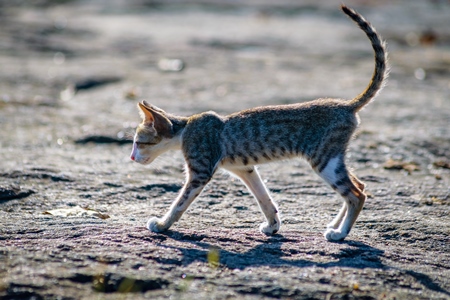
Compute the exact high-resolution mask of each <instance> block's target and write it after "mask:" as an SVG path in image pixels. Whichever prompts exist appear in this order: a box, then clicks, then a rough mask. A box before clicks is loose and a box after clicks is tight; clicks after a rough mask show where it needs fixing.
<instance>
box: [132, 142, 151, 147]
mask: <svg viewBox="0 0 450 300" xmlns="http://www.w3.org/2000/svg"><path fill="white" fill-rule="evenodd" d="M135 143H136V146H152V145H156V143H144V142H135Z"/></svg>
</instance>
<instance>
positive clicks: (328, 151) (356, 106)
mask: <svg viewBox="0 0 450 300" xmlns="http://www.w3.org/2000/svg"><path fill="white" fill-rule="evenodd" d="M342 10H343V11H344V13H346V14H347V15H348V16H349V17H350V18H351V19H352V20H354V21H355V22H356V23H357V24H358V25H359V27H360V28H361V29H362V30H363V31H364V32H365V33H366V35H367V37H368V38H369V40H370V41H371V43H372V47H373V50H374V52H375V71H374V74H373V76H372V79H371V82H370V84H369V85H368V87H367V88H366V89H365V91H364V92H363V93H361V94H360V95H358V96H357V97H355V98H354V99H353V100H350V101H345V100H339V99H318V100H314V101H310V102H306V103H298V104H292V105H276V106H264V107H257V108H252V109H248V110H244V111H241V112H237V113H234V114H231V115H228V116H220V115H218V114H216V113H214V112H205V113H201V114H197V115H193V116H191V117H178V116H174V115H171V114H168V113H166V112H164V111H163V110H161V109H159V108H157V107H154V106H152V105H150V104H148V103H147V102H145V101H143V102H141V103H139V109H140V112H141V115H142V118H143V121H142V123H141V124H140V125H139V126H138V128H137V130H136V135H135V138H134V144H133V151H132V154H131V159H132V160H134V161H136V162H139V163H142V164H148V163H150V162H152V161H153V159H154V158H156V157H157V156H158V155H160V154H161V153H163V152H165V151H167V150H170V149H179V150H181V151H182V152H183V154H184V158H185V160H186V170H187V179H186V183H185V185H184V187H183V189H182V191H181V192H180V194H179V196H178V198H177V199H176V200H175V201H174V202H173V204H172V206H171V208H170V209H169V211H168V212H167V213H166V214H165V215H164V216H163V217H162V218H153V219H150V220H149V222H148V224H147V226H148V228H149V229H150V230H152V231H154V232H160V231H163V230H166V229H168V228H169V227H170V226H171V225H172V224H173V223H174V222H176V221H177V220H178V219H179V218H180V217H181V216H182V214H183V213H184V211H186V209H187V208H188V207H189V205H190V204H191V203H192V201H194V199H195V198H196V197H197V196H198V195H199V194H200V193H201V191H202V190H203V188H204V187H205V185H206V184H207V183H208V182H209V181H210V180H211V178H212V176H213V175H214V173H215V172H216V170H217V169H218V168H222V169H225V170H227V171H229V172H230V173H232V174H234V175H235V176H237V177H238V178H240V179H241V180H242V181H243V183H244V184H245V185H246V186H247V187H248V189H249V190H250V191H251V192H252V194H253V195H254V196H255V198H256V200H257V202H258V204H259V206H260V208H261V210H262V212H263V214H264V216H265V218H266V222H264V223H263V224H262V225H261V227H260V230H261V231H262V232H263V233H265V234H274V233H276V232H277V231H278V230H279V228H280V225H281V222H280V219H279V217H278V209H277V206H276V204H275V203H274V202H273V200H272V199H271V197H270V195H269V192H268V190H267V188H266V187H265V185H264V183H263V181H262V180H261V178H260V176H259V174H258V172H257V170H256V168H255V165H258V164H262V163H266V162H269V161H276V160H281V159H288V158H293V157H303V158H304V159H306V160H307V161H308V162H309V163H310V164H311V166H312V168H313V170H314V171H315V172H316V173H317V174H318V175H319V176H320V177H321V178H323V180H325V181H326V182H327V183H328V184H329V185H330V186H331V188H333V189H334V190H335V191H336V192H337V193H338V194H340V195H341V196H342V197H343V199H344V204H343V207H342V209H341V210H340V212H339V213H338V214H337V216H336V217H335V218H334V220H333V221H332V222H331V223H330V224H328V228H327V230H326V232H325V237H326V238H327V239H328V240H330V241H336V240H342V239H344V238H345V237H346V236H347V235H348V233H349V232H350V230H351V228H352V226H353V224H354V222H355V221H356V218H357V217H358V215H359V212H360V211H361V209H362V207H363V205H364V201H365V199H366V196H365V194H364V184H363V183H362V182H361V181H360V180H359V179H358V178H356V176H355V175H353V174H352V173H351V172H349V170H348V169H347V167H346V165H345V161H344V158H345V152H346V149H347V146H348V143H349V141H350V139H351V137H352V135H353V133H354V131H355V130H356V128H357V126H358V123H359V119H358V116H357V115H356V113H357V111H359V110H360V109H361V108H362V107H364V106H365V105H366V104H367V103H369V102H370V101H371V100H372V99H373V98H374V97H375V96H376V95H377V93H378V92H379V91H380V89H381V88H382V87H383V85H384V83H385V80H386V77H387V65H386V61H387V60H386V55H387V54H386V50H385V44H384V42H383V41H382V39H381V38H380V37H379V36H378V34H377V33H376V31H375V29H374V28H373V27H372V26H371V25H370V24H369V23H368V22H367V21H366V20H365V19H364V18H363V17H362V16H360V15H359V14H358V13H356V12H355V11H354V10H351V9H349V8H347V7H346V6H342Z"/></svg>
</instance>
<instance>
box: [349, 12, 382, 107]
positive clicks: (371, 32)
mask: <svg viewBox="0 0 450 300" xmlns="http://www.w3.org/2000/svg"><path fill="white" fill-rule="evenodd" d="M341 9H342V11H343V12H344V13H345V14H346V15H347V16H349V17H350V18H351V19H352V20H353V21H354V22H355V23H356V24H358V26H359V28H361V29H362V30H363V31H364V32H365V33H366V35H367V37H368V38H369V40H370V42H371V43H372V48H373V51H374V52H375V70H374V72H373V75H372V79H371V80H370V83H369V85H368V86H367V87H366V89H365V90H364V92H362V93H361V94H359V95H358V96H356V97H355V98H354V99H353V100H351V101H350V103H349V106H350V107H351V108H352V109H353V110H354V111H355V112H356V111H359V110H360V109H362V108H363V107H364V106H365V105H367V104H368V103H369V102H370V101H372V100H373V99H374V98H375V97H376V96H377V94H378V92H379V91H381V89H382V88H383V87H384V85H385V84H386V79H387V77H388V73H389V71H388V66H387V51H386V43H385V42H384V41H383V40H382V39H381V37H380V36H379V35H378V33H377V32H376V30H375V28H373V27H372V25H371V24H370V23H369V22H368V21H366V19H364V17H362V16H361V15H360V14H358V13H357V12H356V11H354V10H353V9H351V8H348V7H347V6H345V5H342V6H341Z"/></svg>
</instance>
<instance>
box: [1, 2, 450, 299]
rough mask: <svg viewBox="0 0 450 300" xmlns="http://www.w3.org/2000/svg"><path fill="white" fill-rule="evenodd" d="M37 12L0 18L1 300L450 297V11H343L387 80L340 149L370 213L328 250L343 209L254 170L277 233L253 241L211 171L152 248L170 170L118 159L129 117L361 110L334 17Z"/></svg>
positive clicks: (294, 171) (247, 208)
mask: <svg viewBox="0 0 450 300" xmlns="http://www.w3.org/2000/svg"><path fill="white" fill-rule="evenodd" d="M32 3H33V4H29V3H28V2H27V1H7V0H4V1H0V28H1V30H0V66H1V68H0V125H1V128H2V129H1V139H0V178H1V179H0V298H2V299H91V298H100V299H102V298H111V299H116V298H117V299H139V298H148V299H165V298H169V297H170V298H171V299H225V298H231V299H233V298H238V299H260V298H262V297H266V298H283V299H288V298H290V299H303V298H308V299H353V298H355V299H429V298H432V299H450V238H449V234H450V188H449V185H450V161H449V158H450V126H449V124H450V81H449V75H450V18H449V17H448V16H449V15H450V2H448V1H444V0H441V1H439V0H435V1H425V0H399V1H375V0H374V1H370V0H366V1H357V0H352V1H347V4H348V5H350V6H352V7H354V8H356V9H357V10H359V11H360V12H361V13H362V14H364V15H365V16H366V17H367V18H368V19H369V20H371V22H372V23H373V24H374V25H375V26H376V28H377V29H378V31H379V32H380V33H381V34H382V35H383V36H384V37H385V38H386V39H387V40H388V43H389V50H390V62H391V75H390V81H389V85H388V86H387V87H386V88H385V90H384V91H383V92H382V93H381V94H380V96H379V98H378V99H377V101H375V102H374V103H372V104H371V105H370V106H369V107H367V108H366V109H365V110H363V111H362V112H361V119H362V124H361V128H360V130H359V132H358V135H357V137H356V139H355V140H354V141H353V142H352V144H351V147H350V151H349V154H348V163H349V165H350V166H352V168H353V169H354V171H355V173H356V174H358V176H359V177H360V178H361V179H362V180H363V181H364V182H366V183H367V185H368V186H367V190H368V194H369V199H368V201H367V202H366V206H365V208H364V210H363V211H362V214H361V216H360V218H359V219H358V221H357V223H356V225H355V227H354V229H353V231H352V232H351V234H350V235H349V236H348V238H347V239H346V240H345V241H344V242H340V243H330V242H327V241H326V240H325V239H324V238H323V235H322V233H323V231H324V230H325V226H326V224H327V222H329V221H330V220H331V219H332V218H333V216H334V214H336V213H337V211H338V209H339V207H340V205H341V200H340V199H339V198H338V197H337V195H336V194H335V193H334V192H333V191H332V190H331V189H330V188H329V187H327V186H326V185H325V184H324V183H323V182H322V181H321V180H320V179H319V178H318V177H317V176H316V175H315V174H314V173H313V172H311V170H310V168H309V166H307V165H306V164H305V163H304V162H302V161H300V160H294V161H290V162H280V163H272V164H268V165H264V166H261V167H260V171H261V175H262V176H263V177H264V178H265V180H266V183H267V186H268V187H269V188H270V190H271V191H272V195H273V197H274V199H275V200H276V201H277V203H278V204H279V207H280V211H281V213H282V219H283V227H282V229H281V231H280V232H279V234H277V235H275V236H273V237H266V236H263V235H261V234H260V233H259V231H258V226H259V224H260V223H261V222H262V221H263V218H262V214H261V213H260V212H259V209H258V207H257V205H256V202H255V201H254V199H253V198H252V196H251V195H250V194H249V192H248V191H247V190H246V189H245V188H244V187H243V185H242V184H241V183H240V182H239V181H237V180H236V179H233V178H230V177H229V176H228V175H227V174H224V173H218V174H217V175H216V176H215V179H214V180H213V181H212V182H211V183H210V184H209V185H208V187H207V188H206V190H205V192H204V193H203V194H202V195H201V196H200V197H199V199H197V201H196V202H195V203H194V204H193V205H192V207H191V208H190V209H189V210H188V212H187V213H186V214H185V215H184V216H183V218H182V219H181V220H180V221H179V222H178V223H176V224H175V225H174V226H173V227H172V228H171V230H170V231H168V232H167V233H163V234H155V233H151V232H149V231H148V230H147V229H146V228H145V224H146V221H147V219H148V218H149V217H151V216H161V215H162V214H164V212H165V211H166V210H167V209H168V207H169V205H170V203H171V201H172V200H173V199H174V197H176V195H177V192H178V190H179V189H180V188H181V185H182V183H183V179H184V178H183V176H184V175H183V159H182V156H181V154H180V153H168V154H165V155H163V156H162V157H161V158H159V159H158V160H157V161H155V162H154V163H153V164H151V165H149V166H145V167H144V166H142V165H138V164H136V163H133V162H132V161H131V160H130V159H129V153H130V151H131V145H130V136H132V134H133V130H134V127H135V126H136V124H137V122H139V116H138V112H137V108H136V103H137V101H139V100H141V99H147V100H148V101H149V102H152V103H153V104H155V105H157V106H160V107H161V108H163V109H165V110H167V111H169V112H172V113H176V114H180V115H189V114H192V113H197V112H202V111H205V110H215V111H217V112H218V113H221V114H227V113H231V112H234V111H237V110H240V109H244V108H249V107H253V106H257V105H266V104H278V103H295V102H300V101H307V100H312V99H314V98H318V97H340V98H346V99H349V98H352V97H353V96H355V95H357V94H358V93H359V92H361V91H362V90H363V89H364V87H365V86H366V84H367V83H368V81H369V78H370V76H371V73H372V69H373V58H372V52H371V48H370V44H369V42H368V40H367V38H366V37H365V36H364V34H363V33H362V32H361V31H360V30H359V29H358V28H357V27H356V26H355V25H354V24H353V23H352V22H350V21H349V20H348V19H347V18H346V17H345V16H344V15H343V14H342V13H341V12H340V11H339V5H340V2H339V1H332V0H327V1H320V2H319V1H312V0H309V1H308V0H305V1H287V0H286V1H277V2H274V1H264V0H254V1H245V2H244V1H242V3H240V2H238V1H232V2H230V1H221V0H206V1H189V2H187V1H186V2H184V1H167V2H165V1H164V2H158V1H147V0H133V1H125V0H115V1H101V0H96V1H81V0H80V1H74V0H72V1H71V0H65V1H51V0H39V1H34V2H32ZM318 3H320V4H318ZM167 59H169V60H167ZM170 59H172V60H170ZM174 59H175V60H174Z"/></svg>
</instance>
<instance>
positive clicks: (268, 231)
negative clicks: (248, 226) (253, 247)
mask: <svg viewBox="0 0 450 300" xmlns="http://www.w3.org/2000/svg"><path fill="white" fill-rule="evenodd" d="M259 230H260V231H261V232H262V233H264V234H265V235H272V234H275V233H277V232H278V230H280V221H277V222H276V223H275V224H273V225H269V223H267V222H264V223H262V224H261V225H260V226H259Z"/></svg>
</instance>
